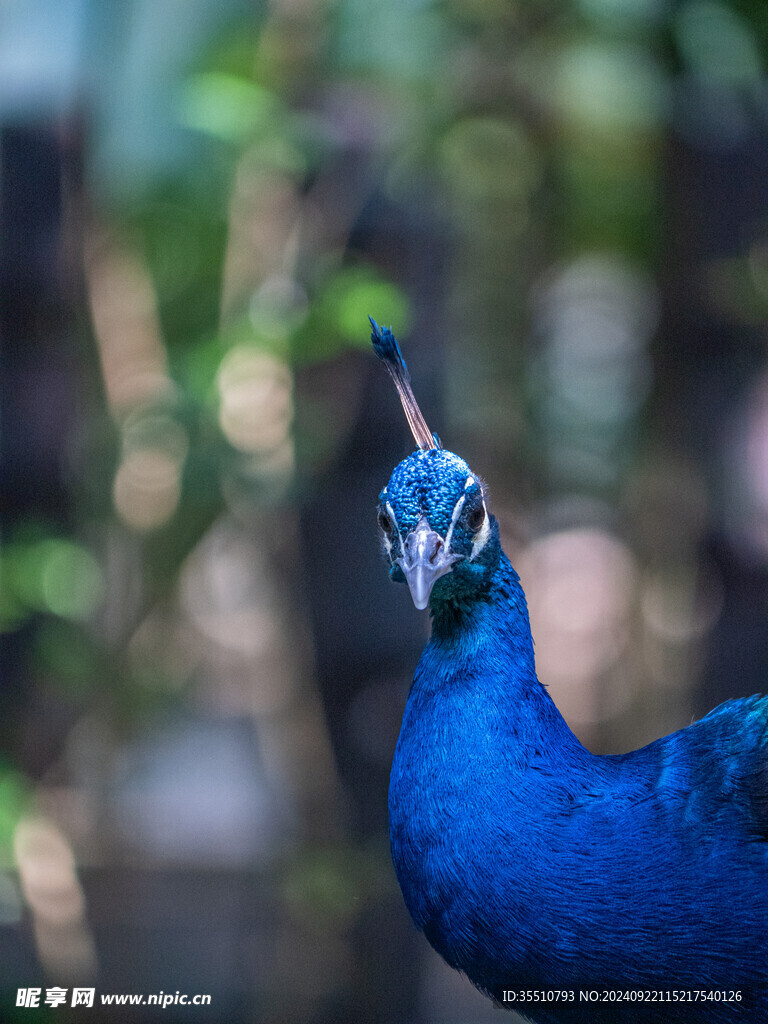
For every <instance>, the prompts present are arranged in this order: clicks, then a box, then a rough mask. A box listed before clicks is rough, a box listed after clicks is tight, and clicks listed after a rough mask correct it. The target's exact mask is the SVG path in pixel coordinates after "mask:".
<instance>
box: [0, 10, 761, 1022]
mask: <svg viewBox="0 0 768 1024" xmlns="http://www.w3.org/2000/svg"><path fill="white" fill-rule="evenodd" d="M767 51H768V6H766V5H765V3H763V2H759V0H728V2H726V0H685V2H672V0H528V2H526V3H523V2H519V0H442V2H439V0H434V2H430V0H391V2H389V3H387V4H380V5H375V4H372V3H364V2H362V0H271V2H268V0H264V2H262V3H254V2H251V0H108V2H103V0H102V2H98V0H4V2H3V3H2V4H0V310H1V313H0V677H1V678H0V998H2V1001H3V1007H2V1020H9V1021H10V1020H19V1021H22V1020H23V1021H28V1022H32V1021H49V1020H50V1021H53V1020H57V1021H66V1020H68V1019H77V1020H80V1019H85V1018H87V1019H88V1020H89V1021H92V1022H97V1021H99V1020H105V1021H114V1020H118V1019H123V1017H125V1019H128V1015H129V1014H130V1019H131V1020H136V1021H154V1020H161V1019H162V1020H166V1021H173V1020H179V1021H187V1020H189V1021H230V1022H241V1021H242V1022H260V1024H261V1022H264V1024H289V1022H291V1024H292V1022H302V1024H314V1022H317V1024H320V1022H323V1024H324V1022H333V1024H346V1022H350V1024H352V1022H355V1024H360V1022H376V1024H379V1022H380V1024H406V1022H407V1024H411V1022H412V1024H438V1022H439V1024H459V1022H461V1024H474V1022H477V1024H482V1022H484V1021H491V1020H496V1016H495V1011H493V1010H492V1008H491V1007H490V1004H488V1003H487V1002H486V1001H485V1000H483V999H482V998H481V997H480V996H479V995H477V994H476V993H474V992H473V990H472V989H471V988H470V986H469V985H468V983H466V982H465V981H463V980H462V979H461V978H459V977H458V976H457V975H454V974H453V973H452V972H450V971H449V970H448V969H447V968H446V967H445V966H444V965H442V963H441V962H440V961H439V960H438V959H437V957H436V956H435V955H434V954H432V952H431V951H430V949H429V948H428V946H427V944H426V942H425V941H424V940H423V939H421V938H420V937H419V936H418V935H417V934H416V933H415V931H414V929H413V928H412V926H411V925H410V922H409V921H408V919H407V914H406V911H405V909H404V907H403V905H402V902H401V899H400V896H399V893H398V891H397V886H396V882H395V879H394V874H393V871H392V869H391V866H390V863H389V853H388V841H387V835H386V792H387V778H388V770H389V763H390V759H391V754H392V750H393V748H394V743H395V739H396V736H397V730H398V727H399V720H400V715H401V712H402V708H403V705H404V701H405V697H406V694H407V689H408V685H409V680H410V674H411V672H412V670H413V667H414V665H415V662H416V659H417V657H418V653H419V650H420V646H421V644H422V643H423V640H424V637H425V635H426V630H427V628H428V627H427V622H426V620H425V617H424V616H421V615H419V614H417V613H416V612H415V611H414V609H413V608H412V607H411V606H410V601H409V598H408V595H407V593H405V592H404V591H405V588H396V587H393V586H391V585H390V584H389V583H388V581H387V580H386V571H385V566H384V564H383V562H382V561H381V559H380V556H379V552H378V541H377V537H376V528H375V504H376V497H377V494H378V492H379V490H380V489H381V487H382V486H383V485H384V484H385V483H386V481H387V479H388V476H389V473H390V471H391V469H392V467H393V466H394V464H395V463H396V462H397V461H399V460H400V459H401V458H404V457H405V456H406V455H407V454H408V453H409V452H410V450H411V448H412V442H411V441H409V438H408V436H407V433H406V428H405V423H404V420H403V417H402V415H401V412H400V410H399V406H398V403H397V399H396V396H395V394H394V391H393V389H392V388H391V386H390V383H389V381H388V379H387V378H386V374H385V373H384V372H383V370H382V368H381V367H380V366H379V365H377V364H376V361H375V359H374V358H373V356H372V354H371V352H370V351H369V339H368V329H367V316H368V314H369V313H370V314H372V315H373V316H375V317H376V319H377V320H378V321H379V322H380V323H384V324H391V325H392V327H393V329H394V330H395V332H396V333H397V334H398V336H399V337H400V339H401V341H402V342H403V344H404V347H405V352H406V358H407V359H408V362H409V365H410V367H411V370H412V374H413V378H414V386H415V390H416V393H417V397H418V398H419V400H420V401H421V402H422V404H423V408H424V411H425V413H426V415H427V420H428V422H429V423H430V426H431V427H432V428H433V429H436V430H437V431H438V433H439V434H440V436H441V438H442V440H443V443H444V444H445V446H446V447H447V448H449V449H452V450H456V451H458V452H460V453H461V454H462V455H463V456H464V457H466V458H467V460H468V461H469V462H470V464H471V465H472V466H473V468H474V469H476V470H477V471H478V472H479V473H480V474H481V475H482V476H483V477H484V478H485V479H486V480H487V482H488V484H489V486H490V488H491V490H492V494H493V507H494V511H495V513H496V515H497V516H498V518H499V520H500V522H501V525H502V531H503V534H504V543H505V547H506V550H507V552H508V553H509V554H510V556H511V557H512V560H513V562H514V564H515V565H516V567H517V568H518V570H519V571H520V574H521V576H522V579H523V583H524V586H525V588H526V591H527V593H528V597H529V603H530V607H531V617H532V624H533V630H534V635H535V638H536V651H537V663H538V669H539V675H540V677H541V679H542V681H544V682H545V683H547V684H548V685H549V687H550V690H551V692H552V694H553V696H554V697H555V700H556V701H557V703H558V705H559V706H560V708H561V709H562V710H563V712H564V714H565V715H566V717H567V719H568V721H569V722H570V724H571V725H572V727H573V728H574V729H575V731H576V732H577V733H578V735H579V736H580V737H581V738H582V740H583V741H584V742H585V743H587V744H588V745H589V746H590V747H591V748H592V749H594V750H600V751H617V750H624V749H628V748H630V747H632V746H639V745H641V744H642V743H645V742H648V741H650V740H651V739H653V738H655V737H656V736H658V735H661V734H662V733H665V732H668V731H671V730H673V729H676V728H679V727H681V726H683V725H685V724H686V723H687V722H689V721H690V719H691V717H692V716H694V715H699V714H702V713H704V712H705V711H707V710H708V709H709V708H711V707H712V706H713V705H714V704H716V703H717V702H718V701H720V700H722V699H725V698H726V697H728V696H737V695H739V694H747V693H751V692H755V691H758V690H760V689H765V682H764V679H765V676H764V668H765V665H766V663H767V662H768V614H766V613H767V612H768V361H767V359H766V356H767V352H766V329H765V324H766V313H768V79H766V58H767V57H768V52H767ZM73 985H85V986H94V987H95V988H96V992H97V996H96V999H97V1004H96V1005H95V1006H94V1007H93V1008H92V1009H88V1010H72V1009H68V1008H67V1007H55V1008H52V1007H45V1006H44V1005H41V1007H40V1008H39V1009H32V1008H28V1007H19V1008H17V1007H16V1005H15V1003H16V998H17V990H18V989H19V988H20V987H26V986H37V987H41V988H42V990H43V997H44V995H45V988H46V986H62V987H66V988H68V990H69V989H70V988H71V986H73ZM161 990H162V991H163V992H168V993H174V992H176V991H180V992H182V993H187V994H189V995H190V996H191V995H194V994H198V993H200V994H210V995H211V999H212V1002H211V1006H210V1007H194V1008H189V1007H188V1008H186V1009H183V1008H181V1007H179V1006H170V1007H168V1008H167V1009H165V1010H158V1009H153V1008H152V1007H144V1008H138V1007H133V1008H131V1009H130V1010H122V1011H121V1010H117V1009H114V1008H112V1009H108V1008H103V1007H100V1006H99V1005H98V1001H99V994H100V993H112V992H114V993H143V994H147V995H148V994H150V993H158V992H160V991H161ZM42 1002H43V998H41V1003H42Z"/></svg>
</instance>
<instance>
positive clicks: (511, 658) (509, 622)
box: [412, 549, 586, 763]
mask: <svg viewBox="0 0 768 1024" xmlns="http://www.w3.org/2000/svg"><path fill="white" fill-rule="evenodd" d="M431 610H432V636H431V638H430V641H429V643H428V644H427V647H426V649H425V650H424V654H423V655H422V659H421V662H420V663H419V667H418V670H417V672H416V678H415V682H414V688H413V692H412V698H413V699H414V700H415V701H416V703H417V704H421V703H422V701H423V700H425V699H427V700H428V699H429V698H431V697H432V696H436V695H437V694H438V693H441V695H442V697H443V698H444V699H448V700H449V702H450V703H454V702H456V703H457V704H460V705H462V706H463V707H464V708H466V709H469V708H470V707H471V708H472V711H473V713H475V714H477V715H479V716H481V717H482V718H484V719H486V720H487V721H488V722H489V724H491V723H495V725H496V727H499V726H501V727H502V728H504V729H505V730H506V732H507V734H508V735H509V734H510V733H512V734H515V737H516V741H517V743H518V744H520V745H521V746H520V747H519V748H518V750H517V752H516V755H517V756H516V760H517V761H518V763H519V762H520V760H521V759H523V760H524V759H526V758H527V755H528V754H530V753H531V751H529V750H527V749H523V748H527V747H529V746H530V747H531V748H532V749H537V748H539V747H540V746H544V747H545V748H546V749H548V750H559V751H560V753H561V754H563V753H565V754H566V756H567V754H568V753H574V752H576V751H577V750H578V751H579V752H580V753H581V754H586V751H585V750H584V748H583V747H582V746H581V744H580V743H579V742H578V740H577V739H576V737H575V736H574V735H573V733H572V732H571V730H570V729H569V728H568V726H567V724H566V722H565V720H564V719H563V717H562V715H561V714H560V712H559V711H558V710H557V708H556V707H555V704H554V703H553V701H552V699H551V698H550V696H549V694H548V693H547V691H546V690H545V689H544V687H543V686H542V685H541V683H540V682H539V681H538V679H537V678H536V666H535V661H534V654H533V638H532V637H531V627H530V623H529V620H528V607H527V604H526V600H525V594H524V593H523V588H522V586H521V585H520V578H519V576H518V575H517V573H516V572H515V570H514V569H513V568H512V565H511V564H510V562H509V559H508V558H507V556H506V555H505V554H504V552H503V551H501V549H499V557H498V562H497V564H496V567H495V569H494V570H493V573H492V575H491V577H490V584H489V586H488V588H487V590H486V591H485V592H484V593H482V595H481V596H480V597H479V598H477V599H475V600H474V601H472V602H471V603H470V602H467V603H465V604H462V605H458V606H457V605H456V604H452V603H449V602H440V601H433V603H432V609H431ZM544 737H546V743H544ZM539 739H541V740H542V744H539ZM553 739H556V742H554V743H553Z"/></svg>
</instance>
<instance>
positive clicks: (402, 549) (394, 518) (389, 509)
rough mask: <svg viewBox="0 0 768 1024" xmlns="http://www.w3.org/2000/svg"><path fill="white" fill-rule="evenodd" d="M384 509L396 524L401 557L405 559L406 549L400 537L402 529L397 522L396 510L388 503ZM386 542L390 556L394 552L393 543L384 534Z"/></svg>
mask: <svg viewBox="0 0 768 1024" xmlns="http://www.w3.org/2000/svg"><path fill="white" fill-rule="evenodd" d="M384 508H385V509H386V510H387V512H389V514H390V516H391V517H392V522H393V523H394V524H395V533H396V534H397V539H398V540H399V541H400V557H401V558H405V548H404V547H403V538H402V537H401V536H400V527H399V525H398V522H397V516H396V515H395V513H394V510H393V508H392V506H391V505H390V504H389V502H388V501H387V502H385V503H384ZM384 540H385V542H386V545H387V554H389V553H390V551H391V550H392V542H391V541H390V539H389V537H387V535H386V534H384Z"/></svg>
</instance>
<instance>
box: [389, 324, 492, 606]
mask: <svg viewBox="0 0 768 1024" xmlns="http://www.w3.org/2000/svg"><path fill="white" fill-rule="evenodd" d="M371 325H372V328H373V332H372V334H371V339H372V341H373V345H374V348H375V350H376V353H377V355H378V356H379V357H380V358H381V359H382V360H383V362H384V364H385V365H386V367H387V369H388V370H389V372H390V374H391V376H392V378H393V380H394V382H395V385H396V387H397V390H398V392H399V394H400V399H401V401H402V403H403V409H404V410H405V414H406V417H407V419H408V422H409V424H410V427H411V430H412V432H413V436H414V438H415V439H416V443H417V444H418V445H419V449H418V450H417V451H415V452H414V453H413V455H409V456H408V458H407V459H404V460H403V461H402V462H401V463H400V464H399V465H398V466H396V467H395V470H394V472H393V473H392V476H391V478H390V480H389V483H388V484H387V486H386V487H385V488H384V490H383V491H382V492H381V494H380V495H379V511H378V523H379V529H380V531H381V535H382V538H383V542H384V549H385V551H386V554H387V557H388V559H389V561H390V576H391V578H392V579H393V580H396V581H398V582H406V583H407V584H408V586H409V588H410V591H411V596H412V598H413V603H414V604H415V605H416V607H417V608H420V609H422V608H426V607H427V605H428V604H429V602H430V596H431V595H432V593H433V588H434V587H435V585H436V584H438V586H437V587H436V589H435V590H434V598H433V600H434V601H438V602H439V603H447V604H464V603H466V602H471V601H472V600H476V599H477V598H478V597H479V596H480V595H481V594H482V593H484V592H486V591H487V590H488V587H489V583H490V579H491V576H492V575H493V570H494V569H495V567H496V564H497V563H498V557H499V540H498V527H497V524H496V521H495V519H494V518H493V516H491V515H489V514H488V510H487V508H486V498H485V487H484V485H483V483H482V481H481V480H480V479H479V478H478V477H477V476H476V474H474V473H473V472H472V470H471V469H470V468H469V466H468V465H467V463H466V462H465V461H464V460H463V459H462V458H459V456H458V455H454V454H453V452H448V451H445V450H444V449H443V448H442V447H441V445H440V441H439V439H438V438H437V436H436V435H435V434H432V433H430V431H429V429H428V427H427V424H426V421H425V420H424V417H423V416H422V414H421V410H420V409H419V407H418V405H417V404H416V400H415V398H414V397H413V391H412V389H411V384H410V378H409V375H408V370H407V368H406V365H405V361H404V360H403V357H402V353H401V352H400V347H399V345H398V344H397V340H396V338H395V336H394V335H393V334H392V332H391V331H389V330H387V329H386V328H382V327H379V325H378V324H377V323H376V321H375V320H373V319H372V320H371Z"/></svg>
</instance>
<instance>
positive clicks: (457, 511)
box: [445, 494, 467, 551]
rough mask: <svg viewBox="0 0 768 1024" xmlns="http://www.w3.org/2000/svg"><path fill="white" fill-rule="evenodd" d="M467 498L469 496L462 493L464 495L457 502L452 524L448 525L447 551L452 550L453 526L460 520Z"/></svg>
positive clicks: (446, 536)
mask: <svg viewBox="0 0 768 1024" xmlns="http://www.w3.org/2000/svg"><path fill="white" fill-rule="evenodd" d="M466 500H467V496H466V495H465V494H462V496H461V497H460V498H459V500H458V501H457V502H456V507H455V508H454V510H453V515H452V516H451V525H450V526H449V527H448V532H447V533H446V535H445V550H446V551H450V550H451V537H453V528H454V526H455V525H456V523H457V522H458V521H459V516H460V515H461V510H462V509H463V508H464V502H465V501H466Z"/></svg>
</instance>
